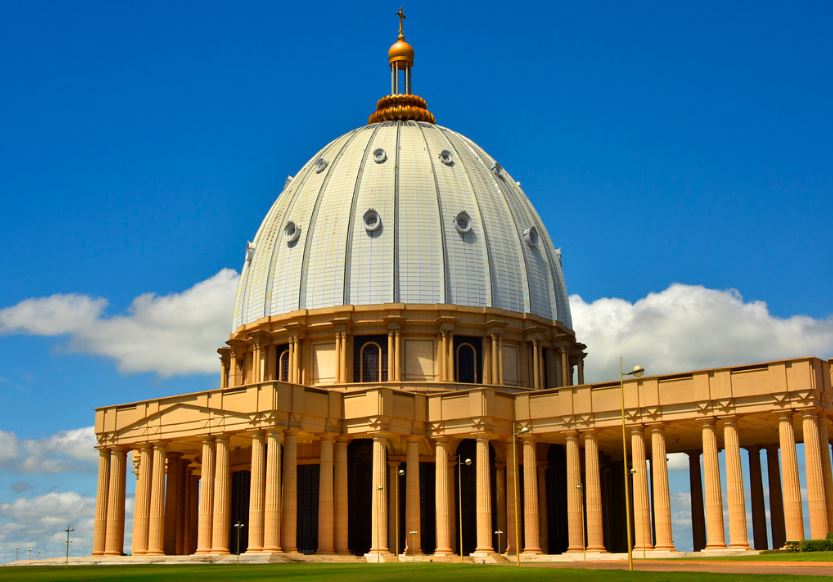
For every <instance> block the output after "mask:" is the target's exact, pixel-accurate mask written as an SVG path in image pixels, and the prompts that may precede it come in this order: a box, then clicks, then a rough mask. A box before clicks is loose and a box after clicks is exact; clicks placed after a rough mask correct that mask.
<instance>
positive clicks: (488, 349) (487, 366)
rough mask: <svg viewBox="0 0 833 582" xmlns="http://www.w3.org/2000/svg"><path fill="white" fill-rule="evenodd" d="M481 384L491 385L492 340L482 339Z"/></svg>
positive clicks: (488, 338) (487, 337)
mask: <svg viewBox="0 0 833 582" xmlns="http://www.w3.org/2000/svg"><path fill="white" fill-rule="evenodd" d="M482 345H483V383H484V384H492V340H491V338H490V337H489V336H485V337H484V338H483V344H482Z"/></svg>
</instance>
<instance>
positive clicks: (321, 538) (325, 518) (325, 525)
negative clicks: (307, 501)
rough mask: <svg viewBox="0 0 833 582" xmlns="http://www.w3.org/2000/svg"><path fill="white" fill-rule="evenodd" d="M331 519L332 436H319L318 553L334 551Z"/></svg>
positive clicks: (332, 520) (332, 521) (333, 523)
mask: <svg viewBox="0 0 833 582" xmlns="http://www.w3.org/2000/svg"><path fill="white" fill-rule="evenodd" d="M334 525H335V522H334V519H333V437H332V436H331V435H322V437H321V464H320V466H319V473H318V551H317V552H316V553H318V554H332V553H333V552H335V545H334V537H333V536H334V530H333V526H334Z"/></svg>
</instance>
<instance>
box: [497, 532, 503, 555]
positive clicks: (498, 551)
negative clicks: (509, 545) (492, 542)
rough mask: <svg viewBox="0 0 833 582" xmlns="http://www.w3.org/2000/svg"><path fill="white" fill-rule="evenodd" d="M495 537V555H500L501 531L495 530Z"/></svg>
mask: <svg viewBox="0 0 833 582" xmlns="http://www.w3.org/2000/svg"><path fill="white" fill-rule="evenodd" d="M495 535H496V536H497V553H498V554H499V553H500V536H501V535H503V530H502V529H496V530H495Z"/></svg>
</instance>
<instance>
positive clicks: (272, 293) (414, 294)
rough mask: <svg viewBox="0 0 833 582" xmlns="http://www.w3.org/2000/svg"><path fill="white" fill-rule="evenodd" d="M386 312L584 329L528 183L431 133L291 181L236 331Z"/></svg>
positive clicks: (412, 129) (382, 139)
mask: <svg viewBox="0 0 833 582" xmlns="http://www.w3.org/2000/svg"><path fill="white" fill-rule="evenodd" d="M386 303H404V304H408V303H415V304H452V305H464V306H474V307H494V308H499V309H504V310H507V311H512V312H516V313H527V314H533V315H537V316H540V317H543V318H545V319H547V320H557V321H559V322H560V323H561V324H563V325H565V326H567V327H568V328H571V327H572V323H571V318H570V307H569V304H568V300H567V290H566V286H565V283H564V276H563V273H562V269H561V257H560V254H559V252H558V251H557V250H556V249H555V247H554V246H553V244H552V240H551V239H550V236H549V234H548V233H547V230H546V228H545V227H544V224H543V223H542V222H541V219H540V217H539V216H538V214H537V212H536V211H535V209H534V208H533V206H532V204H531V203H530V201H529V199H528V198H527V197H526V195H525V194H524V192H523V190H521V187H520V185H519V184H518V183H517V182H516V181H515V180H514V179H512V177H511V176H510V175H509V174H508V173H507V172H506V170H504V169H503V168H502V167H501V166H500V164H498V163H497V162H495V160H494V159H492V157H491V156H489V155H488V154H487V153H486V152H484V151H483V150H482V149H481V148H480V147H479V146H477V145H476V144H475V143H474V142H472V141H471V140H469V139H468V138H466V137H464V136H462V135H461V134H459V133H457V132H454V131H452V130H450V129H447V128H445V127H441V126H439V125H434V124H430V123H425V122H419V121H387V122H383V123H375V124H371V125H367V126H364V127H360V128H358V129H355V130H353V131H351V132H349V133H347V134H345V135H342V136H341V137H339V138H337V139H336V140H334V141H332V142H331V143H330V144H328V145H327V146H325V147H324V148H323V149H322V150H321V151H319V152H318V153H317V154H316V155H315V156H313V158H312V159H311V160H310V161H309V162H307V164H306V165H304V167H303V168H301V170H300V171H299V172H298V173H297V175H296V177H295V178H294V179H290V180H288V181H287V184H286V186H285V188H284V190H283V192H281V194H280V195H279V196H278V198H277V200H276V201H275V203H274V204H273V205H272V208H271V209H270V210H269V213H268V214H267V215H266V218H265V219H264V221H263V223H262V224H261V226H260V229H259V230H258V232H257V234H256V236H255V238H254V241H253V242H252V243H249V245H248V247H247V249H246V259H245V263H244V265H243V270H242V274H241V276H240V283H239V286H238V290H237V298H236V301H235V308H234V328H235V329H237V328H239V327H240V326H242V325H247V324H250V323H253V322H255V321H257V320H260V319H262V318H264V317H269V316H277V315H281V314H285V313H289V312H292V311H296V310H300V309H317V308H332V307H337V306H341V305H380V304H386Z"/></svg>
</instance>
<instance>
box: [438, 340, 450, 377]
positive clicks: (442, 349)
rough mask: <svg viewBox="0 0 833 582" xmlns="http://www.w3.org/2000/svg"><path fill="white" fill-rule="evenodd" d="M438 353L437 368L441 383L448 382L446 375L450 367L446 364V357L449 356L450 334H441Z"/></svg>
mask: <svg viewBox="0 0 833 582" xmlns="http://www.w3.org/2000/svg"><path fill="white" fill-rule="evenodd" d="M437 351H438V352H439V354H438V355H439V357H438V358H437V359H438V360H439V361H438V362H437V364H438V366H437V367H438V368H439V376H440V382H446V381H447V380H448V378H447V375H446V371H447V370H448V365H447V364H446V363H445V357H446V355H447V354H448V332H446V331H443V332H440V345H439V348H438V350H437Z"/></svg>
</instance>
